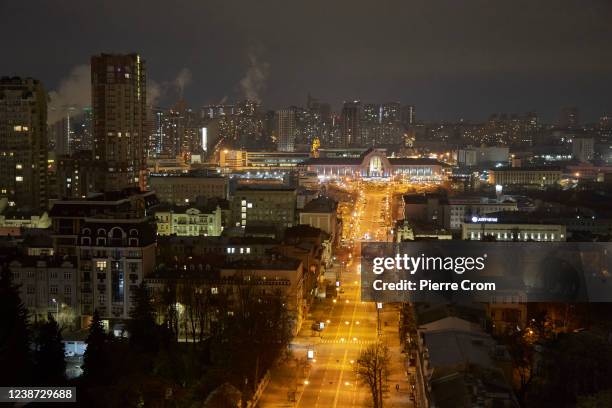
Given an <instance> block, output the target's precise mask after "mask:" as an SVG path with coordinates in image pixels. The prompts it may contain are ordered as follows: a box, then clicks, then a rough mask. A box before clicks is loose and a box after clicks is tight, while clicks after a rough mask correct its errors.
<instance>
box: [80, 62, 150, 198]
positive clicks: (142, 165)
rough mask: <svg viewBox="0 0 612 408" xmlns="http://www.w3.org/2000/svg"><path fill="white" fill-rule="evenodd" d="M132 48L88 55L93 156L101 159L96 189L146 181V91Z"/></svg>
mask: <svg viewBox="0 0 612 408" xmlns="http://www.w3.org/2000/svg"><path fill="white" fill-rule="evenodd" d="M146 85H147V84H146V68H145V62H144V60H142V59H141V58H140V55H138V54H128V55H116V54H100V55H96V56H93V57H92V58H91V93H92V108H93V135H94V145H93V159H94V161H96V162H100V163H102V164H103V167H104V171H103V172H102V173H101V174H99V178H98V179H97V180H96V183H95V186H96V189H97V190H98V191H112V190H121V189H123V188H127V187H139V188H140V189H141V190H144V189H145V186H146V161H145V157H146V150H147V144H148V143H147V135H146V134H145V132H146V126H145V123H146V120H147V109H146V102H147V94H146Z"/></svg>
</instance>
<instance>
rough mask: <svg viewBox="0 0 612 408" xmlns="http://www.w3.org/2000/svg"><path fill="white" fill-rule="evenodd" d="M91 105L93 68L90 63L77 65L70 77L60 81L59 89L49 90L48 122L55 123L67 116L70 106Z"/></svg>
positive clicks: (77, 107)
mask: <svg viewBox="0 0 612 408" xmlns="http://www.w3.org/2000/svg"><path fill="white" fill-rule="evenodd" d="M90 105H91V70H90V68H89V65H85V64H83V65H77V66H76V67H74V68H72V70H71V71H70V74H69V75H68V77H66V78H64V79H62V80H61V81H60V84H59V87H58V88H57V90H54V91H51V92H49V106H48V118H47V122H48V123H49V124H53V123H55V122H57V121H58V120H60V119H62V118H63V117H65V115H66V113H67V112H68V110H69V109H70V108H75V109H82V108H84V107H86V106H90Z"/></svg>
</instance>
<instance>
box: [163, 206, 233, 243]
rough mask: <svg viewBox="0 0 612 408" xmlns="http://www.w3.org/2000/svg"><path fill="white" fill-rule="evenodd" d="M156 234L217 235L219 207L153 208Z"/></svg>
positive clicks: (218, 231) (218, 230)
mask: <svg viewBox="0 0 612 408" xmlns="http://www.w3.org/2000/svg"><path fill="white" fill-rule="evenodd" d="M155 222H156V223H157V234H158V235H178V236H198V235H204V236H219V235H221V233H222V232H223V225H222V213H221V207H219V206H214V207H212V206H209V207H195V206H193V207H192V206H160V207H158V208H157V209H156V210H155Z"/></svg>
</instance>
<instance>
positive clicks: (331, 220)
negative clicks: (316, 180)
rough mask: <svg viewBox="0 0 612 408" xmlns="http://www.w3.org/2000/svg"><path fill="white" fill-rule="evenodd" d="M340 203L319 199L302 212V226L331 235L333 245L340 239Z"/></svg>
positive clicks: (310, 203) (324, 198)
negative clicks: (308, 226)
mask: <svg viewBox="0 0 612 408" xmlns="http://www.w3.org/2000/svg"><path fill="white" fill-rule="evenodd" d="M337 213H338V203H337V202H336V201H335V200H332V199H331V198H328V197H319V198H316V199H314V200H312V201H310V202H309V203H308V204H306V205H305V206H304V209H303V210H302V211H300V224H306V225H310V226H311V227H314V228H319V229H320V230H322V231H325V232H326V233H328V234H329V235H330V239H331V242H332V243H335V242H336V241H337V239H338V214H337Z"/></svg>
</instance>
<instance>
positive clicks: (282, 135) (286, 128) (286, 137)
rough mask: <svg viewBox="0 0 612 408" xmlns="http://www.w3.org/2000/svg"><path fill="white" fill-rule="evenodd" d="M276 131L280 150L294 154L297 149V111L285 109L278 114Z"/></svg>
mask: <svg viewBox="0 0 612 408" xmlns="http://www.w3.org/2000/svg"><path fill="white" fill-rule="evenodd" d="M276 129H277V130H276V131H277V134H278V150H279V151H281V152H292V151H293V150H294V149H295V132H296V123H295V110H294V109H283V110H280V111H278V112H276Z"/></svg>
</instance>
